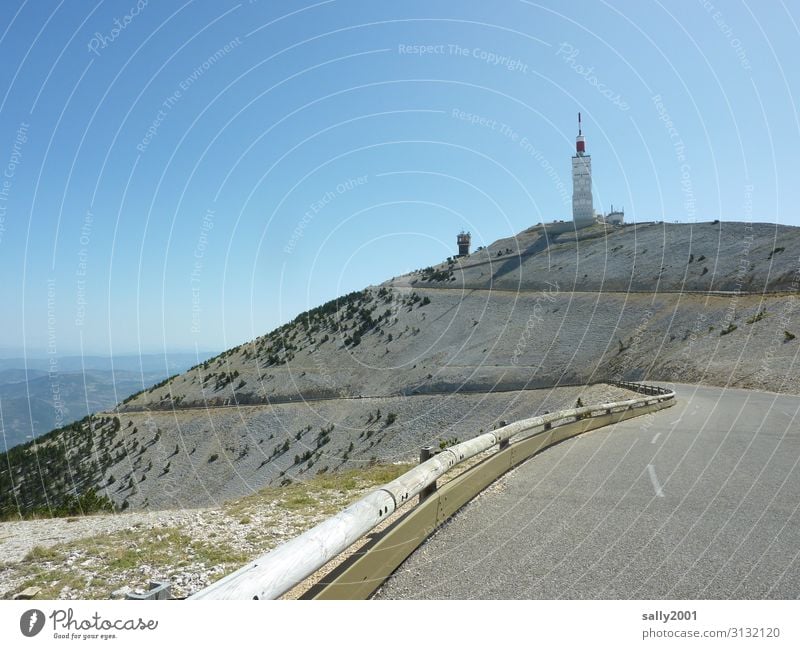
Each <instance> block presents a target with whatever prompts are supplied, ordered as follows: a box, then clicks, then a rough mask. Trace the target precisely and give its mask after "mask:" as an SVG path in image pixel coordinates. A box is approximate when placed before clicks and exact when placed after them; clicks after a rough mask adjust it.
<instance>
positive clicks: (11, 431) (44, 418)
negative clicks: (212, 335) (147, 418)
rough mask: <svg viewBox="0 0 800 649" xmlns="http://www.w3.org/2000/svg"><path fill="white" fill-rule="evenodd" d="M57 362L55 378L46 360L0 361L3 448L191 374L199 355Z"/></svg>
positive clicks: (0, 445)
mask: <svg viewBox="0 0 800 649" xmlns="http://www.w3.org/2000/svg"><path fill="white" fill-rule="evenodd" d="M56 361H57V363H56V365H55V367H56V369H57V371H56V372H55V373H53V374H50V373H49V371H48V370H49V369H50V367H51V365H50V360H49V359H47V358H28V359H25V358H3V359H0V416H1V417H2V418H1V419H0V424H1V425H0V450H4V449H6V448H11V447H12V446H15V445H17V444H21V443H22V442H24V441H26V440H29V439H32V438H33V437H37V436H39V435H42V434H44V433H46V432H48V431H50V430H52V429H53V428H55V427H56V426H58V425H59V424H60V425H64V424H68V423H70V422H72V421H76V420H78V419H81V418H83V417H85V416H86V415H88V414H91V413H93V412H98V411H101V410H105V409H108V408H111V407H113V406H114V405H115V404H116V403H118V402H119V401H120V400H122V399H123V398H125V397H126V396H128V395H129V394H131V393H133V392H136V391H138V390H141V389H142V388H143V387H146V386H150V385H152V384H154V383H156V382H158V381H162V380H163V379H165V378H167V377H168V376H171V375H174V374H177V373H180V372H182V371H184V370H186V369H187V368H188V367H190V366H191V365H193V364H195V363H196V362H197V357H196V356H195V355H194V354H169V355H167V356H166V357H165V356H164V355H163V354H148V355H142V356H127V355H123V356H116V357H114V358H113V359H112V358H111V357H103V356H84V357H80V356H59V357H57V358H56ZM112 366H113V369H112ZM26 367H27V369H25V368H26ZM54 392H55V393H57V394H58V396H59V399H60V403H59V404H58V407H57V406H56V404H55V403H54V397H53V395H54Z"/></svg>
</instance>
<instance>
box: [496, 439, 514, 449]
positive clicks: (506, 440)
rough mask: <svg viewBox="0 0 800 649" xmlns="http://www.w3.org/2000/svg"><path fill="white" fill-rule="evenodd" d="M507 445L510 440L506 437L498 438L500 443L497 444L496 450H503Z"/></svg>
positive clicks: (509, 444)
mask: <svg viewBox="0 0 800 649" xmlns="http://www.w3.org/2000/svg"><path fill="white" fill-rule="evenodd" d="M509 446H511V440H510V439H508V437H506V438H505V439H501V440H500V444H499V445H498V447H497V450H498V451H503V450H505V449H507V448H508V447H509Z"/></svg>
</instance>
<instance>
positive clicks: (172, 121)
mask: <svg viewBox="0 0 800 649" xmlns="http://www.w3.org/2000/svg"><path fill="white" fill-rule="evenodd" d="M798 24H800V10H798V8H797V5H796V4H785V3H782V2H774V3H773V2H770V3H753V2H751V3H743V2H716V1H715V2H713V3H712V2H708V1H705V0H700V1H696V2H688V1H687V2H680V3H659V2H652V1H649V0H643V1H625V2H620V1H615V2H581V1H578V0H576V1H574V2H570V3H563V2H541V3H534V2H523V1H517V0H503V1H498V2H491V3H489V2H477V1H475V2H452V1H450V2H444V1H436V0H425V1H424V2H417V1H409V2H388V1H387V2H353V1H349V0H330V1H328V2H316V3H314V2H305V1H304V2H268V1H267V0H260V1H256V2H247V1H245V2H239V3H235V2H223V1H219V2H202V1H200V0H195V1H187V2H155V1H153V0H151V1H150V2H145V1H144V0H141V1H139V2H137V0H121V1H119V2H112V1H105V2H97V3H94V2H56V1H47V0H37V1H36V2H16V3H15V2H10V1H7V2H5V3H4V12H3V15H2V17H1V18H0V35H2V40H1V41H0V52H2V58H3V62H4V65H3V66H2V68H0V76H2V84H0V88H2V89H3V92H4V94H3V96H2V103H0V165H2V166H3V178H2V179H0V219H2V220H0V272H1V273H2V277H3V288H2V305H3V308H2V316H0V326H2V331H3V340H2V341H0V347H2V348H3V349H5V350H15V349H18V348H20V347H22V346H23V345H25V346H26V347H27V349H28V351H29V353H36V352H37V351H47V349H48V345H51V350H52V349H53V348H55V349H57V350H58V353H77V352H80V351H81V350H82V351H84V352H86V353H99V354H108V353H112V352H113V353H129V352H137V351H146V352H154V351H161V350H166V351H178V350H192V349H195V348H199V349H203V350H206V349H217V350H222V349H225V348H227V347H230V346H233V345H236V344H239V343H241V342H244V341H246V340H249V339H252V338H254V337H255V336H258V335H261V334H263V333H265V332H266V331H268V330H270V329H272V328H273V327H275V326H276V325H279V324H280V323H282V322H285V321H286V320H288V319H290V318H292V317H294V315H296V314H297V313H298V312H299V311H302V310H305V309H307V308H309V307H312V306H315V305H317V304H319V303H320V302H323V301H326V300H328V299H331V298H333V297H335V296H337V295H339V294H341V293H346V292H349V291H352V290H356V289H360V288H362V287H364V286H366V285H369V284H371V283H377V282H380V281H382V280H384V279H386V278H389V277H392V276H394V275H398V274H400V273H403V272H406V271H409V270H412V269H415V268H419V267H423V266H427V265H429V264H432V263H435V262H437V261H440V260H442V259H444V258H445V257H447V256H449V255H450V254H452V253H453V252H454V250H455V236H456V234H457V233H458V232H459V231H460V230H461V229H466V230H470V231H471V232H472V234H473V242H474V243H473V245H481V244H486V243H490V242H492V241H494V240H496V239H498V238H501V237H505V236H510V235H512V234H514V233H516V232H519V231H520V230H523V229H525V228H526V227H529V226H530V225H533V224H534V223H537V222H539V221H541V220H551V219H558V218H569V217H570V216H571V211H570V210H571V208H570V205H569V197H570V195H571V179H570V155H571V153H572V151H573V149H574V138H575V135H576V113H577V112H578V111H581V113H582V115H583V123H584V133H585V135H586V137H587V150H588V152H589V153H591V155H592V160H593V171H594V174H593V180H594V195H595V196H594V197H595V204H596V206H597V207H599V208H600V209H603V210H606V211H607V210H608V209H609V208H610V206H611V204H612V203H613V204H614V206H615V207H616V206H624V208H625V211H626V217H627V218H628V219H629V220H652V219H658V220H667V221H675V220H680V221H703V220H712V219H716V218H721V219H724V220H753V221H767V222H777V223H784V224H792V225H800V217H798V214H797V211H796V208H795V206H796V205H797V203H798V199H799V198H800V196H798V194H799V193H800V189H799V188H798V183H797V181H796V177H797V171H796V161H795V158H796V151H798V150H799V149H800V146H798V145H800V142H799V141H798V140H799V139H800V137H799V136H800V118H798V114H797V110H796V108H795V101H794V100H795V99H796V98H797V95H798V94H800V84H798V71H797V66H796V54H797V51H798V44H799V43H800V32H799V31H798ZM3 183H4V184H3ZM750 195H752V203H751V199H750V198H749V196H750Z"/></svg>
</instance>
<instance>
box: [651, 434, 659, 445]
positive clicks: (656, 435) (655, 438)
mask: <svg viewBox="0 0 800 649" xmlns="http://www.w3.org/2000/svg"><path fill="white" fill-rule="evenodd" d="M660 434H661V433H656V434H655V437H653V441H652V442H650V443H651V444H655V443H656V440H657V439H658V436H659V435H660Z"/></svg>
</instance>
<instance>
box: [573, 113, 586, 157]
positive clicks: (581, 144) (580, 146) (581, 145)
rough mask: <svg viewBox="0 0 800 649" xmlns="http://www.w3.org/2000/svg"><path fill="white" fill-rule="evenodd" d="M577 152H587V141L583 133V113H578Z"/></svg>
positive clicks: (580, 153) (579, 153)
mask: <svg viewBox="0 0 800 649" xmlns="http://www.w3.org/2000/svg"><path fill="white" fill-rule="evenodd" d="M575 152H576V153H577V154H578V155H583V154H584V153H586V141H585V140H584V138H583V133H581V114H580V113H578V137H576V138H575Z"/></svg>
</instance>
